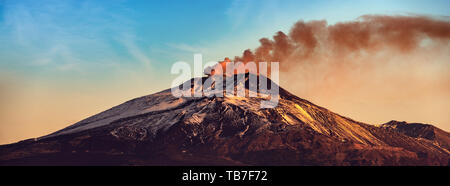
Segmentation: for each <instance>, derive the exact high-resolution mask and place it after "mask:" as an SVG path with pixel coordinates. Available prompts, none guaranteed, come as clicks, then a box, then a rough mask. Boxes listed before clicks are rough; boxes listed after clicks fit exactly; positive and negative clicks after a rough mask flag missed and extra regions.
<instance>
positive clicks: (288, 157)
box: [0, 73, 450, 165]
mask: <svg viewBox="0 0 450 186" xmlns="http://www.w3.org/2000/svg"><path fill="white" fill-rule="evenodd" d="M238 76H240V75H239V74H236V75H234V76H232V77H234V78H235V79H234V80H233V81H228V82H227V81H226V79H224V80H223V81H224V83H223V84H224V86H225V85H226V84H229V85H233V86H232V87H233V88H235V87H236V86H237V85H239V84H241V85H245V86H244V87H245V89H246V90H248V89H249V87H251V86H252V85H251V84H252V81H251V79H252V78H254V77H256V78H257V80H258V81H256V82H257V85H258V86H259V85H260V83H261V82H263V81H260V80H261V79H263V78H266V77H262V76H257V75H255V74H249V73H246V74H243V76H244V78H243V79H241V80H238ZM207 78H208V77H203V78H200V80H201V81H200V82H201V83H204V82H205V81H206V80H207ZM228 78H231V77H228ZM197 80H199V79H191V80H189V81H187V82H188V83H187V84H188V87H189V91H191V90H192V89H193V88H194V87H195V83H198V82H199V81H197ZM240 81H243V82H240ZM267 82H268V84H270V86H271V87H270V88H272V87H274V86H276V88H279V100H278V104H277V106H276V107H274V108H261V107H259V103H260V101H261V100H263V99H265V98H263V97H258V96H257V97H248V96H244V97H239V96H224V97H218V96H204V95H203V96H200V97H175V96H174V95H173V94H172V93H171V89H167V90H164V91H161V92H158V93H155V94H152V95H147V96H143V97H139V98H135V99H133V100H130V101H127V102H125V103H123V104H120V105H118V106H115V107H113V108H111V109H108V110H106V111H104V112H101V113H99V114H97V115H94V116H91V117H89V118H86V119H84V120H82V121H80V122H77V123H75V124H73V125H71V126H69V127H67V128H64V129H62V130H60V131H57V132H55V133H53V134H50V135H48V136H44V137H41V138H39V139H37V140H28V141H23V142H21V143H17V144H11V145H5V146H0V163H1V164H17V163H18V162H30V164H39V162H46V163H48V162H52V163H54V164H61V162H66V164H72V163H74V164H80V162H81V163H83V162H85V163H87V162H96V163H97V164H114V165H118V164H137V165H167V164H170V165H187V164H189V165H204V164H207V165H215V164H219V165H235V164H239V165H432V164H433V165H434V164H439V165H448V159H449V158H450V152H449V145H448V144H449V141H450V137H449V136H450V135H449V134H448V133H446V132H445V131H442V130H440V129H439V130H435V129H434V128H433V130H430V129H429V127H424V128H425V129H426V130H424V131H432V132H433V134H434V136H433V138H431V136H429V135H428V134H429V133H420V137H418V136H416V137H414V135H412V134H413V133H409V132H408V131H416V129H415V128H411V126H415V125H412V124H407V125H405V124H404V123H406V122H398V121H390V122H388V123H386V124H384V125H383V127H376V126H372V125H368V124H365V123H361V122H357V121H354V120H352V119H350V118H347V117H344V116H341V115H339V114H336V113H334V112H331V111H329V110H328V109H326V108H323V107H320V106H317V105H315V104H313V103H311V102H309V101H307V100H304V99H301V98H299V97H297V96H295V95H293V94H291V93H289V92H288V91H286V90H284V89H283V88H281V87H279V86H278V85H276V84H275V83H273V82H272V81H271V80H270V79H268V78H267ZM230 83H232V84H230ZM268 86H269V85H268ZM180 87H181V86H180ZM206 88H209V87H206ZM274 88H275V87H274ZM225 89H226V86H225ZM225 89H224V90H225ZM393 126H397V127H393ZM398 126H408V127H406V128H405V130H400V129H403V128H404V127H398ZM417 126H426V125H423V124H422V125H417ZM436 129H437V128H436ZM436 131H437V132H436ZM423 139H424V140H423ZM24 160H26V161H24ZM400 160H401V161H400Z"/></svg>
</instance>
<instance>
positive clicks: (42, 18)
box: [0, 0, 450, 79]
mask: <svg viewBox="0 0 450 186" xmlns="http://www.w3.org/2000/svg"><path fill="white" fill-rule="evenodd" d="M449 6H450V3H449V2H448V1H422V0H401V1H398V0H397V1H396V0H389V1H380V0H369V1H367V0H364V1H351V0H348V1H297V0H294V1H289V0H281V1H264V0H262V1H258V0H257V1H250V0H236V1H219V0H212V1H205V0H199V1H191V0H189V1H181V0H179V1H175V0H169V1H125V0H118V1H83V0H77V1H66V0H53V1H48V0H42V1H35V0H29V1H24V0H12V1H8V0H6V1H5V0H2V1H0V11H1V12H0V41H1V45H0V66H1V68H2V70H3V71H10V72H17V73H19V74H23V75H36V76H38V77H50V78H51V77H53V76H58V77H60V78H63V79H64V78H69V79H70V78H71V77H72V76H77V75H78V74H80V73H81V74H83V75H86V76H92V77H96V74H99V73H101V74H102V76H101V77H107V76H110V75H114V74H116V73H118V72H117V71H120V70H121V69H124V68H125V69H130V70H137V69H140V70H144V69H146V70H148V71H151V72H152V73H167V72H168V70H169V67H170V65H171V64H172V63H173V62H175V61H178V60H186V61H189V60H192V59H191V58H192V54H193V53H194V52H201V53H203V55H204V56H205V59H206V60H219V59H222V58H223V57H224V56H235V55H239V54H240V52H241V51H242V50H244V49H246V48H253V47H255V46H257V44H258V39H259V38H261V37H271V36H272V35H273V34H274V33H275V32H276V31H278V30H283V31H288V30H289V28H290V26H291V25H292V24H293V23H294V22H295V21H297V20H300V19H303V20H312V19H326V20H327V21H328V22H329V23H331V24H332V23H335V22H338V21H346V20H353V19H355V18H357V17H358V16H361V15H364V14H394V15H395V14H423V15H433V16H448V14H449V12H450V11H449V10H450V8H449ZM44 72H45V73H44ZM61 75H63V76H61ZM101 77H99V78H98V79H101ZM94 79H96V78H94Z"/></svg>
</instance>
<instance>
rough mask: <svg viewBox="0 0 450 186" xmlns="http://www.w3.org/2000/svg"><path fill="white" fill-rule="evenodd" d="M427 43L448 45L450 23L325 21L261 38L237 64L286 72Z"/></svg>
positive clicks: (414, 19) (368, 17) (419, 19)
mask: <svg viewBox="0 0 450 186" xmlns="http://www.w3.org/2000/svg"><path fill="white" fill-rule="evenodd" d="M425 39H429V40H431V41H432V42H434V41H437V42H444V43H447V42H448V41H449V39H450V21H449V20H438V19H433V18H429V17H424V16H414V17H413V16H373V15H366V16H362V17H360V18H359V19H357V20H355V21H350V22H340V23H336V24H334V25H328V24H327V22H326V21H309V22H304V21H298V22H297V23H295V24H294V26H293V27H292V28H291V30H290V32H289V34H285V33H283V32H281V31H279V32H277V33H276V34H275V35H274V36H273V38H272V39H269V38H262V39H260V46H259V47H258V48H256V49H255V50H254V51H252V50H250V49H248V50H245V51H244V53H243V55H242V56H237V57H235V59H234V61H242V62H248V61H255V62H261V61H266V62H270V61H276V62H280V63H281V65H280V66H281V68H283V69H286V68H288V67H289V66H290V65H292V64H299V63H302V60H305V59H308V58H311V57H313V56H317V55H328V56H330V55H331V56H335V57H343V56H349V55H354V54H358V53H361V52H362V53H374V52H377V51H380V50H382V49H386V48H389V49H391V50H396V51H398V52H401V53H407V52H411V51H412V50H414V49H415V48H417V47H418V46H419V45H421V44H422V42H423V41H424V40H425ZM447 44H448V43H447ZM285 63H289V64H285Z"/></svg>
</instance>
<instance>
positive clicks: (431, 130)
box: [381, 120, 450, 150]
mask: <svg viewBox="0 0 450 186" xmlns="http://www.w3.org/2000/svg"><path fill="white" fill-rule="evenodd" d="M381 127H384V128H386V129H389V130H393V131H397V132H400V133H402V134H405V135H407V136H410V137H413V138H417V139H421V140H430V141H432V142H433V143H434V144H435V145H437V146H440V147H442V148H443V149H446V150H449V149H450V133H448V132H445V131H443V130H441V129H439V128H437V127H435V126H433V125H430V124H422V123H407V122H405V121H394V120H392V121H389V122H387V123H385V124H383V125H381Z"/></svg>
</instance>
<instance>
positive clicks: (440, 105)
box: [234, 15, 450, 130]
mask: <svg viewBox="0 0 450 186" xmlns="http://www.w3.org/2000/svg"><path fill="white" fill-rule="evenodd" d="M449 59H450V21H449V20H448V19H446V18H445V19H444V18H439V19H437V18H430V17H425V16H372V15H370V16H362V17H360V18H358V19H357V20H354V21H349V22H340V23H336V24H332V25H330V24H328V23H327V22H326V21H308V22H305V21H298V22H297V23H295V24H294V25H293V27H292V28H291V30H290V31H289V33H288V34H286V33H283V32H281V31H280V32H277V33H276V34H275V35H274V36H273V37H272V38H262V39H260V46H258V47H257V48H256V49H254V50H250V49H248V50H245V51H244V53H243V55H242V56H238V57H235V58H234V61H242V62H249V61H254V62H261V61H265V62H280V65H279V66H280V70H281V71H282V72H281V73H280V84H281V86H282V87H284V88H286V89H288V90H289V91H291V92H293V93H295V94H296V95H298V96H300V97H303V98H306V99H308V100H310V101H312V102H314V103H316V104H318V105H321V106H324V107H327V108H329V109H331V110H333V111H336V112H338V113H340V114H342V115H346V116H349V117H351V118H354V119H356V120H360V121H364V122H368V123H383V122H386V121H389V120H391V119H397V120H406V121H411V122H425V123H434V124H436V125H438V126H439V127H441V128H444V129H447V130H449V129H450V118H449V117H447V116H446V114H444V113H443V112H444V111H445V110H450V75H449V74H450V60H449Z"/></svg>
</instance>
